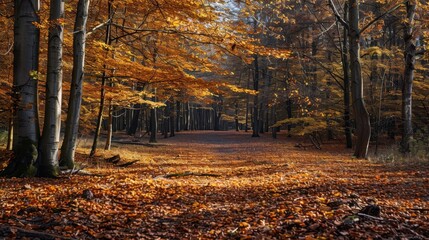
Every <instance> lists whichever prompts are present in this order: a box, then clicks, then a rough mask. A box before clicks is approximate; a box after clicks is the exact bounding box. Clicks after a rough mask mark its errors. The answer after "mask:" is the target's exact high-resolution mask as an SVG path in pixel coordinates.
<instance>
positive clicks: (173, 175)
mask: <svg viewBox="0 0 429 240" xmlns="http://www.w3.org/2000/svg"><path fill="white" fill-rule="evenodd" d="M186 176H198V177H220V176H221V175H219V174H213V173H195V172H183V173H170V174H164V175H159V176H156V177H154V178H155V179H158V178H173V177H186Z"/></svg>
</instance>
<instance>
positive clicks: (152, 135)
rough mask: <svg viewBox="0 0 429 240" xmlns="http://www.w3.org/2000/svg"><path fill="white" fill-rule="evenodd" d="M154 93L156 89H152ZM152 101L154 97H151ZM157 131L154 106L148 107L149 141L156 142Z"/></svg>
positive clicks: (154, 99)
mask: <svg viewBox="0 0 429 240" xmlns="http://www.w3.org/2000/svg"><path fill="white" fill-rule="evenodd" d="M154 95H156V89H154ZM152 101H154V102H155V101H156V97H153V100H152ZM157 132H158V117H157V116H156V108H155V107H152V108H151V109H150V138H149V142H150V143H156V134H157Z"/></svg>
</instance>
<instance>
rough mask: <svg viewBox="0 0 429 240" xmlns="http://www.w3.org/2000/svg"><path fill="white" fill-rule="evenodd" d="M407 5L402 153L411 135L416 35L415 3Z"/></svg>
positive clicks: (406, 150) (408, 146)
mask: <svg viewBox="0 0 429 240" xmlns="http://www.w3.org/2000/svg"><path fill="white" fill-rule="evenodd" d="M406 7H407V22H406V25H405V29H404V41H405V51H404V57H405V70H404V80H403V82H402V125H403V127H402V141H401V150H402V152H404V153H408V152H410V143H411V140H412V137H413V125H412V121H411V120H412V115H413V113H412V93H413V79H414V69H415V64H416V36H414V35H413V33H414V28H413V27H414V16H415V12H416V4H413V3H411V2H410V1H408V2H407V3H406Z"/></svg>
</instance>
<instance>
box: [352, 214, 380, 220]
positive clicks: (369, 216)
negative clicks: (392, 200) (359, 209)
mask: <svg viewBox="0 0 429 240" xmlns="http://www.w3.org/2000/svg"><path fill="white" fill-rule="evenodd" d="M357 215H358V216H360V217H366V218H369V219H373V220H379V221H384V219H383V218H380V217H374V216H371V215H368V214H365V213H358V214H357Z"/></svg>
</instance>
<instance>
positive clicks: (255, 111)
mask: <svg viewBox="0 0 429 240" xmlns="http://www.w3.org/2000/svg"><path fill="white" fill-rule="evenodd" d="M254 66H255V71H254V75H253V90H255V91H256V92H257V91H258V90H259V65H258V55H255V56H254ZM258 95H259V93H256V94H255V97H254V100H253V129H252V130H253V133H252V137H259V114H258V105H259V101H258Z"/></svg>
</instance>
